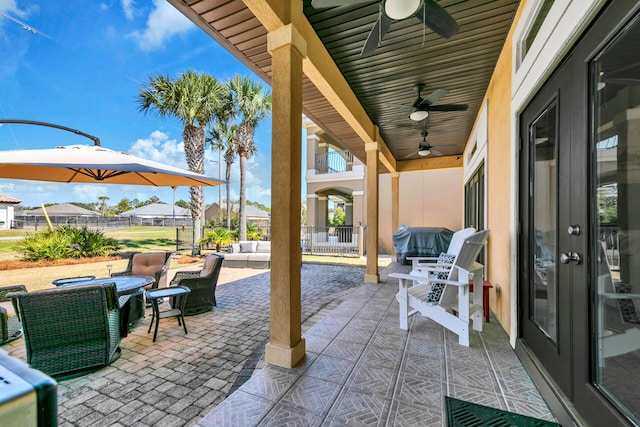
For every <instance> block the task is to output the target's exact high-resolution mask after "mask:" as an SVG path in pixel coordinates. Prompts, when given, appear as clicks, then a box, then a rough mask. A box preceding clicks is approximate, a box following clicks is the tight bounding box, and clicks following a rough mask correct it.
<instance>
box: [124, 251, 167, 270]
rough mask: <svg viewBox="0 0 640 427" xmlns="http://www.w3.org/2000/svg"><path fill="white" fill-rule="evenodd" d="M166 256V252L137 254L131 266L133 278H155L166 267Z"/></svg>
mask: <svg viewBox="0 0 640 427" xmlns="http://www.w3.org/2000/svg"><path fill="white" fill-rule="evenodd" d="M165 258H166V255H165V253H164V252H156V253H150V254H135V255H134V256H133V265H132V266H131V275H132V276H155V274H156V272H158V271H160V270H162V267H164V263H165Z"/></svg>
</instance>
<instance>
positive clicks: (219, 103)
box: [138, 71, 225, 221]
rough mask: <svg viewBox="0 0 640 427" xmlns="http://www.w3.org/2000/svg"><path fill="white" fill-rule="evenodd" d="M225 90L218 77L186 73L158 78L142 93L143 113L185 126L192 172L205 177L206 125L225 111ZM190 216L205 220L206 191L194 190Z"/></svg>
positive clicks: (141, 109)
mask: <svg viewBox="0 0 640 427" xmlns="http://www.w3.org/2000/svg"><path fill="white" fill-rule="evenodd" d="M224 94H225V88H224V87H223V86H222V85H220V84H219V83H218V81H217V80H216V79H215V77H213V76H210V75H208V74H205V73H196V72H195V71H186V72H184V73H182V74H181V75H180V76H178V77H177V78H176V79H172V78H170V77H169V76H165V75H161V74H158V75H156V76H153V77H151V78H150V79H149V81H148V82H147V84H145V85H144V86H143V87H142V88H140V89H139V93H138V96H139V97H138V102H139V104H140V111H143V112H144V113H146V112H147V111H150V110H153V111H155V112H156V113H157V114H158V115H159V116H160V117H167V116H174V117H176V118H178V119H179V120H181V121H182V123H183V124H184V131H183V132H182V137H183V138H184V154H185V157H186V159H187V165H188V167H189V170H190V171H192V172H197V173H204V146H205V136H206V126H207V123H209V122H211V120H212V119H213V118H214V117H215V115H216V113H217V112H218V111H219V110H220V109H221V108H224V106H225V105H224V104H225V96H224ZM190 195H191V216H192V217H193V219H194V220H199V221H202V220H203V219H204V191H203V189H202V187H191V189H190Z"/></svg>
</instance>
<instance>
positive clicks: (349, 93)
mask: <svg viewBox="0 0 640 427" xmlns="http://www.w3.org/2000/svg"><path fill="white" fill-rule="evenodd" d="M243 1H244V3H245V4H246V5H247V7H248V8H249V10H251V12H252V13H253V14H254V16H255V17H256V18H257V19H258V20H259V21H260V22H261V23H262V25H264V27H265V28H266V29H267V31H269V32H272V31H274V30H276V29H278V28H280V27H282V26H284V25H285V24H286V23H288V22H291V23H293V25H294V26H295V27H296V29H298V30H299V31H300V34H301V35H302V37H303V38H304V39H305V41H306V43H307V57H306V58H304V59H303V61H302V70H303V73H304V74H305V75H306V76H307V77H308V78H309V80H311V82H312V83H313V84H314V85H315V86H316V87H317V88H318V90H319V91H320V92H321V93H322V94H323V96H324V97H325V98H326V99H327V100H328V101H329V103H330V104H331V106H332V107H333V108H334V109H335V110H336V111H337V112H338V114H340V115H341V116H342V117H343V118H344V120H345V121H346V122H347V124H348V125H349V126H350V127H351V128H352V129H353V130H354V132H355V133H356V134H357V135H358V136H359V137H360V138H361V139H362V141H363V145H366V144H370V143H374V142H375V143H378V144H379V146H380V150H379V154H378V160H379V161H380V162H381V163H382V165H383V166H384V167H385V168H386V169H387V171H388V172H396V159H395V158H394V157H393V155H392V154H391V151H390V150H389V148H388V147H387V145H386V144H385V143H384V140H383V139H382V137H381V136H380V132H379V129H378V127H377V126H376V125H375V124H374V123H373V122H372V121H371V119H370V118H369V116H368V115H367V113H366V111H365V110H364V108H363V107H362V105H361V104H360V101H358V98H357V97H356V95H355V93H354V92H353V90H352V89H351V86H349V83H348V82H347V81H346V79H345V78H344V77H343V76H342V73H341V72H340V70H339V69H338V67H337V65H336V64H335V62H334V61H333V58H331V55H330V54H329V52H328V51H327V49H326V48H325V47H324V44H322V41H321V40H320V38H319V37H318V35H317V34H316V32H315V31H314V29H313V27H312V26H311V24H310V23H309V21H308V20H307V18H306V17H305V16H304V13H303V12H302V2H300V1H293V2H291V3H290V4H291V6H290V7H287V4H288V2H283V1H282V0H243Z"/></svg>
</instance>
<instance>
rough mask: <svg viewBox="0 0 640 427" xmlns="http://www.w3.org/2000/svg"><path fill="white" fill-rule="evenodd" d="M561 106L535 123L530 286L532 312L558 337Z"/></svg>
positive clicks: (543, 327) (531, 132)
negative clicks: (558, 176) (558, 174)
mask: <svg viewBox="0 0 640 427" xmlns="http://www.w3.org/2000/svg"><path fill="white" fill-rule="evenodd" d="M556 117H557V109H556V104H555V102H554V103H552V104H551V105H550V106H549V107H547V108H546V109H545V111H544V112H543V113H542V114H541V115H540V116H539V117H538V118H537V119H536V120H535V121H534V122H533V123H532V124H531V126H530V129H529V135H530V141H531V143H532V144H533V153H532V157H533V158H532V161H533V170H532V175H533V177H532V178H533V179H532V181H533V183H532V187H533V189H532V190H533V195H532V200H533V212H532V213H531V214H532V220H531V222H532V223H533V230H534V235H533V236H532V242H533V245H534V247H533V248H532V250H531V254H532V256H533V260H532V263H531V265H533V266H534V272H533V280H534V285H533V286H530V287H529V292H530V295H529V302H530V304H531V307H530V311H529V313H530V316H531V317H532V319H531V320H532V321H533V322H534V323H535V324H537V325H538V327H539V328H540V329H541V331H542V332H543V333H544V334H545V335H546V336H547V337H548V338H549V339H551V341H553V342H554V343H555V342H556V341H557V338H558V334H557V329H556V328H557V304H556V301H557V298H556V289H557V286H556V280H557V279H556V277H557V275H556V265H555V260H556V244H555V241H556V233H557V229H558V227H557V206H556V200H557V195H558V185H557V184H558V183H557V164H556V158H557V148H558V147H557V144H556V141H557V136H556Z"/></svg>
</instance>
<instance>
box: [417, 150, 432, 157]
mask: <svg viewBox="0 0 640 427" xmlns="http://www.w3.org/2000/svg"><path fill="white" fill-rule="evenodd" d="M429 154H431V150H419V151H418V155H419V156H422V157H426V156H428V155H429Z"/></svg>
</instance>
